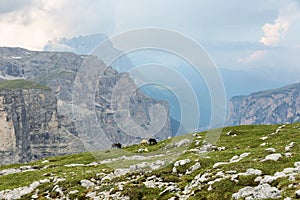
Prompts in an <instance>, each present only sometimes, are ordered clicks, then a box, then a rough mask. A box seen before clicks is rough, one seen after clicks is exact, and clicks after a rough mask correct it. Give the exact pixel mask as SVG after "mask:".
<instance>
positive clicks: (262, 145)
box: [259, 142, 267, 147]
mask: <svg viewBox="0 0 300 200" xmlns="http://www.w3.org/2000/svg"><path fill="white" fill-rule="evenodd" d="M266 145H267V143H266V142H264V143H262V144H260V145H259V146H261V147H264V146H266Z"/></svg>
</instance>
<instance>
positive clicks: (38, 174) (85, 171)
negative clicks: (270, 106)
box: [0, 123, 300, 200]
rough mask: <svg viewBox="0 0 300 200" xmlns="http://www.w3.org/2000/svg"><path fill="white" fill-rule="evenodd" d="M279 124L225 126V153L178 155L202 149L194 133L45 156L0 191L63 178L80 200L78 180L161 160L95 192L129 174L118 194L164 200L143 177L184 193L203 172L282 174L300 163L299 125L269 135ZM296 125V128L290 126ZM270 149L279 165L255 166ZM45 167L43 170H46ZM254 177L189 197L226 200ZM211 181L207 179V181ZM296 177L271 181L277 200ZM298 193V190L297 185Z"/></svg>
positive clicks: (0, 182)
mask: <svg viewBox="0 0 300 200" xmlns="http://www.w3.org/2000/svg"><path fill="white" fill-rule="evenodd" d="M278 126H279V125H250V126H236V127H226V128H224V129H223V130H222V133H221V135H220V138H219V140H218V142H217V144H216V146H218V147H223V146H224V147H226V150H224V151H212V152H210V153H208V154H197V153H193V152H188V151H187V152H185V153H182V151H184V150H187V149H192V148H198V147H201V145H202V142H203V141H204V140H205V139H206V137H205V136H206V134H207V132H202V133H197V135H196V137H197V136H202V139H197V138H196V137H194V136H193V135H192V134H188V135H184V136H179V137H175V138H172V139H168V140H165V141H160V142H158V144H157V145H153V146H151V145H147V146H141V145H132V146H128V147H124V148H122V149H110V150H107V151H99V152H93V153H81V154H75V155H66V156H60V157H51V158H47V160H49V162H48V163H42V160H40V161H35V162H32V163H28V164H29V165H35V166H38V167H39V168H40V169H39V170H37V171H29V172H25V173H18V174H11V175H4V176H0V190H4V189H12V188H16V187H21V186H27V185H29V184H31V183H32V182H33V181H38V180H41V179H45V178H48V179H49V178H50V177H54V176H55V177H59V178H65V179H66V180H65V181H62V182H60V183H59V185H60V186H61V187H62V188H63V190H64V192H66V193H68V192H69V191H72V190H78V191H79V192H78V193H76V194H73V195H72V196H71V197H70V198H71V199H75V198H77V199H84V198H85V194H86V193H87V192H89V191H90V190H89V189H86V188H83V187H81V186H80V180H82V179H89V180H90V179H91V178H93V179H95V180H101V177H98V176H97V175H96V174H99V173H102V172H105V173H106V174H108V173H110V172H113V171H114V169H115V168H125V167H129V166H131V165H134V164H137V163H141V162H154V161H156V160H157V159H159V160H164V161H165V163H166V165H165V166H163V167H162V168H160V169H158V170H154V171H143V172H138V171H137V172H132V173H129V174H127V175H125V176H121V177H117V178H115V179H113V180H111V181H105V182H104V183H102V184H99V185H98V186H99V188H98V189H97V190H96V191H97V192H101V191H109V190H111V189H113V193H115V192H117V191H119V190H118V188H117V187H115V183H118V182H121V181H128V180H129V179H131V178H132V177H133V176H134V177H137V176H139V178H137V179H135V180H133V181H131V182H130V183H128V184H126V185H125V186H124V189H123V190H122V191H119V192H121V193H122V194H123V195H127V196H129V197H131V199H169V198H170V197H172V196H176V195H175V193H174V192H167V193H165V194H163V195H161V196H159V194H160V193H161V192H162V191H163V189H164V188H163V189H158V188H147V187H146V186H145V185H144V184H143V183H144V182H145V181H146V179H147V177H151V176H153V175H155V176H156V177H159V178H161V179H162V180H163V181H164V182H173V183H176V184H177V185H178V187H179V188H180V189H181V190H183V189H184V188H185V186H186V185H188V184H189V183H190V182H191V181H192V180H193V179H194V177H195V176H196V175H198V174H203V173H208V172H209V173H212V174H216V173H217V172H219V171H223V172H226V171H232V170H235V171H237V173H242V172H245V171H246V170H247V169H249V168H254V169H259V170H261V171H262V173H263V175H274V173H275V172H278V171H282V170H283V169H284V168H287V167H293V166H294V163H295V162H297V161H300V144H299V141H300V130H299V129H298V128H300V123H296V124H291V125H287V126H286V127H285V128H283V129H282V130H281V131H280V132H279V133H278V134H276V135H270V134H271V133H272V132H275V130H276V129H277V128H278ZM295 127H296V128H295ZM230 130H231V131H232V132H234V133H235V134H236V135H237V136H236V137H231V136H227V135H226V133H227V132H228V131H230ZM263 136H268V137H269V138H268V139H267V140H265V141H263V140H261V139H260V138H261V137H263ZM185 138H188V139H190V140H191V141H193V142H192V144H191V145H190V146H183V147H176V148H174V145H173V144H174V143H176V142H178V141H180V140H182V139H185ZM197 141H199V142H200V146H197V145H196V142H197ZM264 142H266V143H267V144H266V145H265V146H261V144H262V143H264ZM290 142H296V144H295V146H294V147H293V148H292V150H291V152H290V153H292V157H285V156H284V155H283V154H284V153H285V149H284V147H285V146H286V145H287V144H289V143H290ZM145 147H147V149H148V150H149V152H144V153H138V150H139V149H140V148H145ZM269 147H273V148H275V149H276V153H281V154H282V155H283V157H281V158H280V159H279V160H278V161H276V162H275V161H267V162H259V161H260V160H262V159H263V158H264V157H265V156H266V155H268V154H270V153H268V152H266V151H265V149H266V148H269ZM245 152H249V153H250V155H249V156H248V157H245V158H243V159H242V160H241V161H239V162H237V163H230V164H226V165H221V166H219V167H218V169H213V165H214V164H215V163H217V162H228V161H229V160H230V159H231V158H232V157H233V156H235V155H241V154H242V153H245ZM158 154H159V155H163V156H161V157H158V158H157V157H149V158H147V159H146V160H124V159H123V160H117V161H114V162H111V163H108V164H101V165H97V166H81V167H65V165H66V164H72V163H77V164H80V163H81V164H89V163H92V162H99V161H102V160H106V159H112V158H119V157H122V156H134V155H143V156H154V155H158ZM187 158H188V159H190V160H191V162H190V163H188V164H186V165H185V166H180V167H177V171H178V174H182V175H181V176H179V175H178V174H174V173H172V168H173V164H174V162H175V161H176V160H181V159H187ZM196 162H199V163H200V164H201V168H199V169H198V170H196V171H195V172H194V173H192V174H190V175H185V171H186V170H187V169H188V168H189V167H190V166H192V165H194V164H195V163H196ZM22 165H24V164H14V165H8V166H0V170H3V169H7V168H18V167H20V166H22ZM45 166H47V168H45ZM255 178H256V176H240V177H238V182H234V181H232V180H230V179H224V180H221V181H220V182H216V183H214V184H213V185H212V188H213V190H212V191H208V190H207V189H208V186H207V185H205V184H203V185H201V186H199V188H194V189H193V191H194V196H193V197H190V199H194V200H196V199H230V198H231V196H232V194H233V193H235V192H237V191H238V190H239V189H241V188H243V187H245V186H256V185H257V183H256V182H254V179H255ZM208 181H210V180H207V182H208ZM299 183H300V175H298V176H296V180H288V179H286V178H282V179H278V180H276V181H274V182H273V183H272V186H275V187H277V188H280V189H281V190H283V192H282V197H283V198H282V199H284V197H291V198H294V193H295V191H296V190H297V188H289V187H288V186H289V185H290V184H299ZM53 187H54V185H53V183H52V182H51V183H49V184H43V185H41V186H40V187H39V190H40V192H39V195H40V199H44V197H43V196H44V195H45V194H46V191H52V188H53ZM298 189H300V188H299V186H298ZM57 195H58V194H56V193H55V192H51V198H57ZM30 196H31V195H26V196H24V199H26V198H27V199H28V198H30Z"/></svg>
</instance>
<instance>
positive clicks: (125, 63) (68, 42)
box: [44, 33, 134, 72]
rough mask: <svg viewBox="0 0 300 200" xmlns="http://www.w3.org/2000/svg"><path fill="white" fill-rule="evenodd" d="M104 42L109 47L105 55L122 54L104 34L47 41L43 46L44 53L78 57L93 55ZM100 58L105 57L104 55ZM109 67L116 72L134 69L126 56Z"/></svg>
mask: <svg viewBox="0 0 300 200" xmlns="http://www.w3.org/2000/svg"><path fill="white" fill-rule="evenodd" d="M104 41H107V44H109V46H110V47H109V49H110V51H109V53H107V52H106V53H107V54H110V55H109V56H112V55H120V54H122V52H121V51H120V50H118V49H116V48H114V47H113V44H112V43H111V42H110V41H109V38H108V37H107V36H106V35H105V34H101V33H99V34H93V35H85V36H78V37H73V38H61V39H56V40H53V41H49V42H48V43H47V44H46V45H45V46H44V51H50V52H73V53H75V54H79V55H91V54H93V55H94V53H93V51H94V50H96V49H97V47H98V46H99V45H100V44H101V43H102V42H104ZM101 56H103V57H105V56H106V55H101ZM103 57H102V58H103ZM102 58H100V59H102ZM111 66H112V67H113V68H114V69H116V70H118V72H127V71H128V70H129V69H132V68H133V67H134V65H133V63H132V61H131V59H130V58H129V57H127V56H126V55H123V56H121V57H120V58H118V59H117V60H115V61H114V62H113V63H112V64H111Z"/></svg>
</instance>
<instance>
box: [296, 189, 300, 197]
mask: <svg viewBox="0 0 300 200" xmlns="http://www.w3.org/2000/svg"><path fill="white" fill-rule="evenodd" d="M295 196H296V198H297V199H300V190H297V191H296V192H295Z"/></svg>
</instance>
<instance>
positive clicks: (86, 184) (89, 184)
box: [80, 180, 95, 189]
mask: <svg viewBox="0 0 300 200" xmlns="http://www.w3.org/2000/svg"><path fill="white" fill-rule="evenodd" d="M80 184H81V186H82V187H85V188H87V189H88V188H93V187H94V186H95V183H93V182H91V181H89V180H81V181H80Z"/></svg>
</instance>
